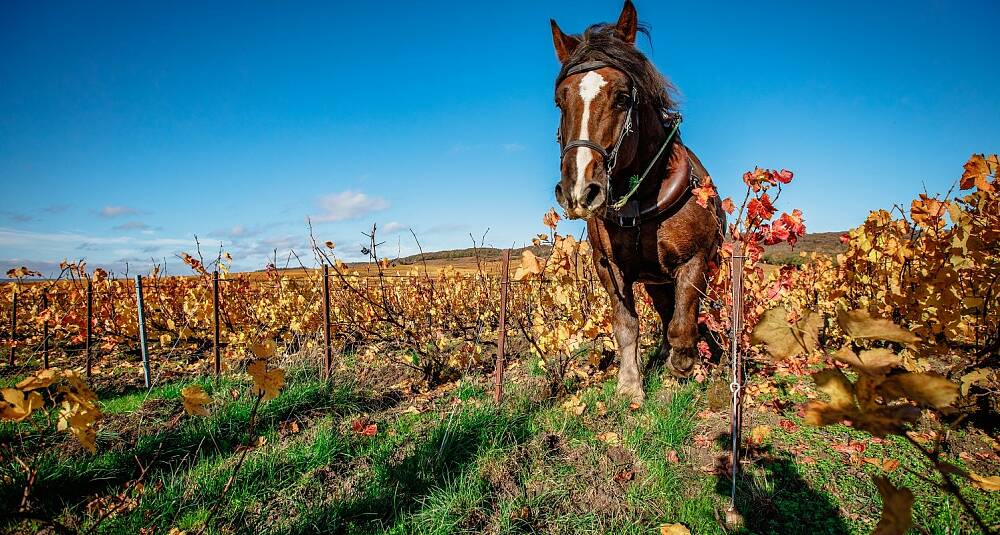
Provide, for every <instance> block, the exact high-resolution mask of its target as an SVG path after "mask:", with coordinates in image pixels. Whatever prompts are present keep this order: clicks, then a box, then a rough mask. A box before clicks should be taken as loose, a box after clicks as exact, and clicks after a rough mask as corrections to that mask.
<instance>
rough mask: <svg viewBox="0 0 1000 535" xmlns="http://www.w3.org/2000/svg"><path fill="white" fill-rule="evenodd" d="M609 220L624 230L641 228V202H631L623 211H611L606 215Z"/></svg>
mask: <svg viewBox="0 0 1000 535" xmlns="http://www.w3.org/2000/svg"><path fill="white" fill-rule="evenodd" d="M606 216H607V217H608V219H610V220H612V221H614V222H615V223H617V224H618V226H619V227H622V228H632V227H637V226H639V223H640V217H639V202H638V201H636V200H631V201H629V202H628V203H626V204H625V206H623V207H622V209H621V210H615V211H611V212H610V213H608V214H606Z"/></svg>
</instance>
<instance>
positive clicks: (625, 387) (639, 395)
mask: <svg viewBox="0 0 1000 535" xmlns="http://www.w3.org/2000/svg"><path fill="white" fill-rule="evenodd" d="M617 393H618V395H619V396H622V397H624V398H628V400H629V401H630V402H631V403H632V404H633V405H640V406H641V405H642V404H643V402H644V401H646V393H645V392H643V390H642V386H641V385H629V384H623V383H618V388H617Z"/></svg>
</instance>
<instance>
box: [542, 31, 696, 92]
mask: <svg viewBox="0 0 1000 535" xmlns="http://www.w3.org/2000/svg"><path fill="white" fill-rule="evenodd" d="M639 32H640V33H642V34H644V35H645V36H646V37H647V38H648V37H649V30H648V29H647V28H646V27H645V26H641V25H640V26H639ZM575 37H577V38H578V39H580V44H579V45H577V47H576V49H575V50H573V53H572V54H570V56H569V58H567V59H566V62H565V63H563V65H562V68H561V69H560V70H559V76H557V77H556V80H562V79H563V78H564V77H565V76H566V72H567V71H568V70H569V69H570V68H572V67H574V66H576V65H579V64H581V63H585V62H588V61H603V62H605V63H607V64H608V65H611V66H613V67H615V68H616V69H618V70H620V71H622V72H624V73H625V74H627V75H628V76H629V77H630V78H631V79H632V81H633V82H634V83H635V84H636V86H637V88H636V89H638V92H639V96H640V98H648V99H650V100H651V102H652V104H653V106H654V107H655V108H656V109H668V110H672V109H675V107H676V105H677V103H676V101H675V100H674V98H673V97H674V94H675V93H676V92H677V90H676V88H675V87H674V85H673V84H672V83H670V81H669V80H667V79H666V78H665V77H664V76H663V75H662V74H660V71H658V70H656V67H654V66H653V64H652V63H651V62H650V61H649V59H648V58H646V56H645V54H643V53H642V52H640V51H639V49H638V48H636V47H635V45H633V44H630V43H626V42H625V41H622V40H621V39H619V38H618V36H617V35H616V34H615V25H614V24H608V23H598V24H594V25H592V26H590V27H589V28H587V29H586V30H584V32H583V34H582V35H577V36H575Z"/></svg>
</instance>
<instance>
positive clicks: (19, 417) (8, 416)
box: [0, 388, 45, 422]
mask: <svg viewBox="0 0 1000 535" xmlns="http://www.w3.org/2000/svg"><path fill="white" fill-rule="evenodd" d="M2 393H3V401H2V402H0V420H4V421H13V422H21V421H24V420H25V419H26V418H27V417H29V416H31V413H32V411H34V410H35V409H38V408H40V407H41V406H42V405H43V404H44V403H45V401H44V400H43V399H42V395H41V394H39V393H38V392H31V393H30V394H28V396H27V397H25V395H24V392H22V391H20V390H18V389H16V388H4V389H3V392H2Z"/></svg>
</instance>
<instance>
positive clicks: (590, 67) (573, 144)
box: [556, 61, 681, 212]
mask: <svg viewBox="0 0 1000 535" xmlns="http://www.w3.org/2000/svg"><path fill="white" fill-rule="evenodd" d="M604 67H610V68H612V69H615V70H617V71H621V72H623V73H625V72H624V71H622V70H621V69H619V68H618V67H615V66H614V65H611V64H609V63H606V62H603V61H586V62H583V63H579V64H577V65H573V66H572V67H570V68H568V69H566V72H565V73H564V74H563V75H562V76H561V77H560V78H559V79H558V80H556V86H558V85H559V84H561V83H562V81H563V80H565V79H566V78H568V77H570V76H572V75H574V74H580V73H582V72H588V71H595V70H597V69H601V68H604ZM625 75H626V76H628V77H629V84H630V85H631V86H632V91H631V98H630V99H629V106H628V110H627V111H626V112H625V119H624V120H623V122H622V127H621V131H620V132H619V134H618V139H616V140H615V144H614V145H612V147H611V150H608V149H606V148H604V147H603V146H601V145H600V144H599V143H595V142H593V141H591V140H589V139H574V140H571V141H569V142H567V143H566V144H564V145H563V148H562V153H561V154H560V156H559V159H560V161H562V160H564V159H566V154H567V153H569V151H571V150H572V149H576V148H587V149H591V150H593V151H594V152H596V153H597V154H600V155H601V158H602V159H603V160H604V171H605V173H606V176H607V177H608V200H609V201H611V204H610V205H609V206H608V208H609V211H614V212H619V211H621V210H622V209H623V208H624V207H625V206H626V205H627V204H628V203H629V200H630V199H631V198H632V196H633V195H635V193H636V192H637V191H638V190H639V186H640V185H641V184H642V181H643V180H644V179H645V178H646V175H648V174H649V172H650V171H652V169H653V167H654V166H655V165H656V162H657V161H659V159H660V157H661V156H662V155H663V153H664V151H666V149H667V146H668V145H670V142H671V141H672V140H673V139H674V136H675V135H676V134H677V129H678V128H679V127H680V124H681V115H680V114H679V113H676V112H671V111H668V110H662V111H661V117H660V123H661V125H662V126H663V129H664V131H666V132H668V134H667V138H666V139H665V140H664V141H663V145H661V146H660V150H658V151H657V152H656V155H655V156H653V159H652V160H651V161H650V162H649V164H648V165H647V166H646V169H645V171H643V173H642V174H641V175H633V176H632V177H630V178H629V191H628V192H626V193H625V194H624V195H623V196H622V197H621V198H619V199H618V200H617V201H615V200H614V196H613V195H612V192H611V185H612V182H613V180H612V179H613V177H614V169H615V166H616V165H617V163H618V151H619V149H620V148H621V145H622V142H624V141H625V138H626V137H627V136H628V135H629V134H632V133H633V132H634V131H635V129H634V126H635V125H636V124H638V122H637V121H636V114H637V111H636V105H637V104H638V103H639V95H638V93H637V90H636V87H637V84H636V83H635V80H633V79H632V77H631V76H629V75H628V73H625ZM556 141H558V142H560V143H561V142H562V128H561V127H560V128H559V129H557V130H556Z"/></svg>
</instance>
